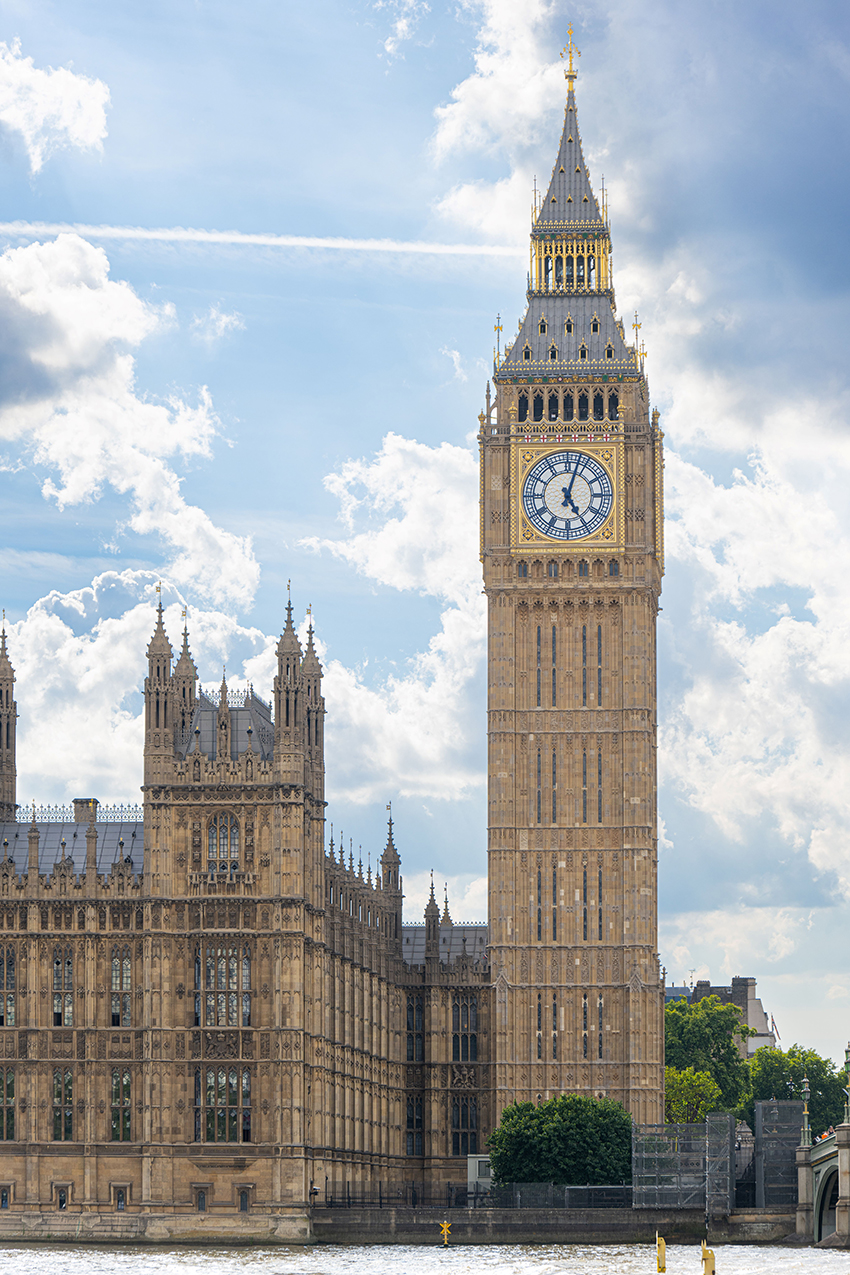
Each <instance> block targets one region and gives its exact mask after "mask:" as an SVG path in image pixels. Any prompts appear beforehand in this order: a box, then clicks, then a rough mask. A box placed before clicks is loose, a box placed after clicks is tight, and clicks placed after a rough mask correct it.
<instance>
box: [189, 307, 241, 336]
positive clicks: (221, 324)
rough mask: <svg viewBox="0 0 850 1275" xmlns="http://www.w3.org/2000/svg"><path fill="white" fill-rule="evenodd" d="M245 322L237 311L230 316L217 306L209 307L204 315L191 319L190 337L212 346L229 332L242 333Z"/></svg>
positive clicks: (197, 315)
mask: <svg viewBox="0 0 850 1275" xmlns="http://www.w3.org/2000/svg"><path fill="white" fill-rule="evenodd" d="M244 330H245V322H244V320H243V318H242V315H241V314H240V313H239V312H238V310H233V311H232V312H231V313H230V314H228V313H227V312H226V311H224V310H221V309H220V308H219V307H218V306H217V305H215V304H213V305H211V306H210V308H209V310H208V311H207V313H206V314H196V315H195V317H194V318H193V319H192V335H193V336H195V337H196V338H197V339H198V340H199V341H203V342H205V343H206V344H207V345H214V344H215V343H216V341H220V340H221V339H222V337H225V336H228V335H229V334H230V333H231V332H244Z"/></svg>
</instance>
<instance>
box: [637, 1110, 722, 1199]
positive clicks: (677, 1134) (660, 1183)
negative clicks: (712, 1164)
mask: <svg viewBox="0 0 850 1275" xmlns="http://www.w3.org/2000/svg"><path fill="white" fill-rule="evenodd" d="M705 1168H706V1126H705V1124H661V1125H641V1126H635V1128H634V1129H633V1130H632V1202H633V1207H634V1208H636V1209H704V1208H705V1187H706V1173H705Z"/></svg>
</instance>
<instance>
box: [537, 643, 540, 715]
mask: <svg viewBox="0 0 850 1275" xmlns="http://www.w3.org/2000/svg"><path fill="white" fill-rule="evenodd" d="M537 707H538V708H539V707H540V625H539V624H538V626H537Z"/></svg>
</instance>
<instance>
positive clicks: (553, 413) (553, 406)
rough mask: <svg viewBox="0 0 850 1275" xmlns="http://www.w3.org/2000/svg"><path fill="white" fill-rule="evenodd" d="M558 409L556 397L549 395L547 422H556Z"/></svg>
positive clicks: (555, 395)
mask: <svg viewBox="0 0 850 1275" xmlns="http://www.w3.org/2000/svg"><path fill="white" fill-rule="evenodd" d="M554 348H555V347H554V345H553V346H552V349H553V350H554ZM558 407H559V403H558V395H557V394H550V395H549V420H550V421H556V420H557V419H558Z"/></svg>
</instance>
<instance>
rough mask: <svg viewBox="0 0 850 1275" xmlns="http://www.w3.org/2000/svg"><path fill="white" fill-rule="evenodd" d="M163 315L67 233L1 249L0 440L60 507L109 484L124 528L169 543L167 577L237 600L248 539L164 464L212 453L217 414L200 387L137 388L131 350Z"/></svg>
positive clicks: (252, 575) (250, 578) (166, 313)
mask: <svg viewBox="0 0 850 1275" xmlns="http://www.w3.org/2000/svg"><path fill="white" fill-rule="evenodd" d="M172 321H173V310H172V309H171V308H170V307H163V308H159V309H157V308H156V307H154V306H151V305H149V304H147V303H146V302H144V301H142V300H141V299H140V298H139V297H138V296H137V295H136V294H135V293H134V292H133V290H132V288H131V287H130V286H129V285H128V284H126V283H120V282H116V281H114V280H112V279H110V278H109V262H108V260H107V258H106V254H105V253H104V251H103V250H102V249H100V248H94V247H92V245H91V244H88V243H86V242H85V241H84V240H83V239H80V238H79V237H78V236H76V235H60V236H59V237H58V238H57V239H56V240H55V241H54V242H52V243H46V244H30V245H29V246H27V247H25V248H14V249H8V250H7V251H6V252H5V253H3V255H2V257H0V333H2V338H3V345H4V353H3V355H2V358H3V362H4V363H5V364H6V367H5V369H4V371H5V373H6V375H5V377H4V383H5V387H4V391H3V392H2V393H0V438H3V439H5V440H6V441H7V442H9V443H12V444H15V445H17V446H18V448H19V449H21V450H22V451H23V452H24V453H25V454H26V455H27V456H28V457H30V458H31V460H32V461H33V462H34V463H35V464H36V465H38V466H43V467H45V468H46V469H48V470H50V471H51V476H49V477H47V478H46V479H45V481H44V483H43V487H42V491H43V494H44V496H45V497H46V498H48V499H53V500H55V501H56V502H57V504H58V505H59V506H60V508H61V507H64V506H67V505H75V504H81V503H90V502H92V501H94V500H97V498H98V496H99V495H100V493H101V491H102V490H103V488H104V487H105V486H106V485H109V486H111V487H112V488H113V489H114V490H115V491H116V492H118V493H120V494H121V495H124V496H127V497H128V499H129V501H130V503H131V506H132V513H131V514H130V516H129V519H128V521H127V528H129V530H131V531H134V532H137V533H138V534H140V535H155V536H159V537H161V538H162V539H163V540H164V542H165V543H166V545H167V546H168V547H169V550H170V551H171V555H172V556H171V561H170V563H169V566H168V571H169V573H170V575H171V576H172V578H173V579H174V580H175V581H176V582H178V583H182V584H184V585H189V584H191V585H192V586H193V588H195V589H197V590H198V592H199V593H200V594H201V595H202V596H206V597H208V598H210V599H211V600H213V601H214V602H216V603H217V604H221V603H224V602H229V603H231V604H241V605H243V606H244V605H248V604H250V602H251V600H252V598H253V595H254V591H255V589H256V586H257V582H258V579H259V567H258V564H257V562H256V560H255V558H254V555H253V551H252V548H251V542H250V540H249V539H248V538H247V537H239V536H237V535H234V534H233V533H232V532H229V531H224V530H223V529H222V528H220V527H217V526H216V525H215V524H214V523H213V521H212V520H211V519H210V518H209V516H208V515H207V514H206V513H205V512H204V511H203V510H202V509H199V508H197V507H196V506H194V505H189V504H187V503H186V501H185V500H184V499H183V497H182V495H181V494H180V478H179V476H178V473H177V472H176V469H175V468H174V463H173V458H177V459H183V460H185V459H188V458H191V457H203V458H208V457H210V456H211V455H212V444H213V439H214V437H215V434H216V432H217V428H218V420H217V417H216V415H215V412H214V410H213V407H212V402H211V400H210V396H209V394H208V392H207V391H206V389H201V390H200V392H199V394H198V398H197V401H196V403H194V404H191V403H189V402H187V401H186V400H184V399H182V398H180V397H178V396H176V395H172V396H171V397H170V398H169V399H168V400H167V401H165V402H158V403H157V402H153V401H151V399H150V398H148V397H145V396H142V395H140V394H139V393H138V392H137V391H136V387H135V361H134V358H133V355H132V353H131V351H132V350H133V349H134V348H135V347H137V346H138V345H139V344H140V343H141V342H142V341H143V340H144V339H145V337H147V336H148V335H150V334H151V333H152V332H154V331H155V330H156V329H157V328H158V327H160V326H161V325H162V324H163V323H169V322H172Z"/></svg>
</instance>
